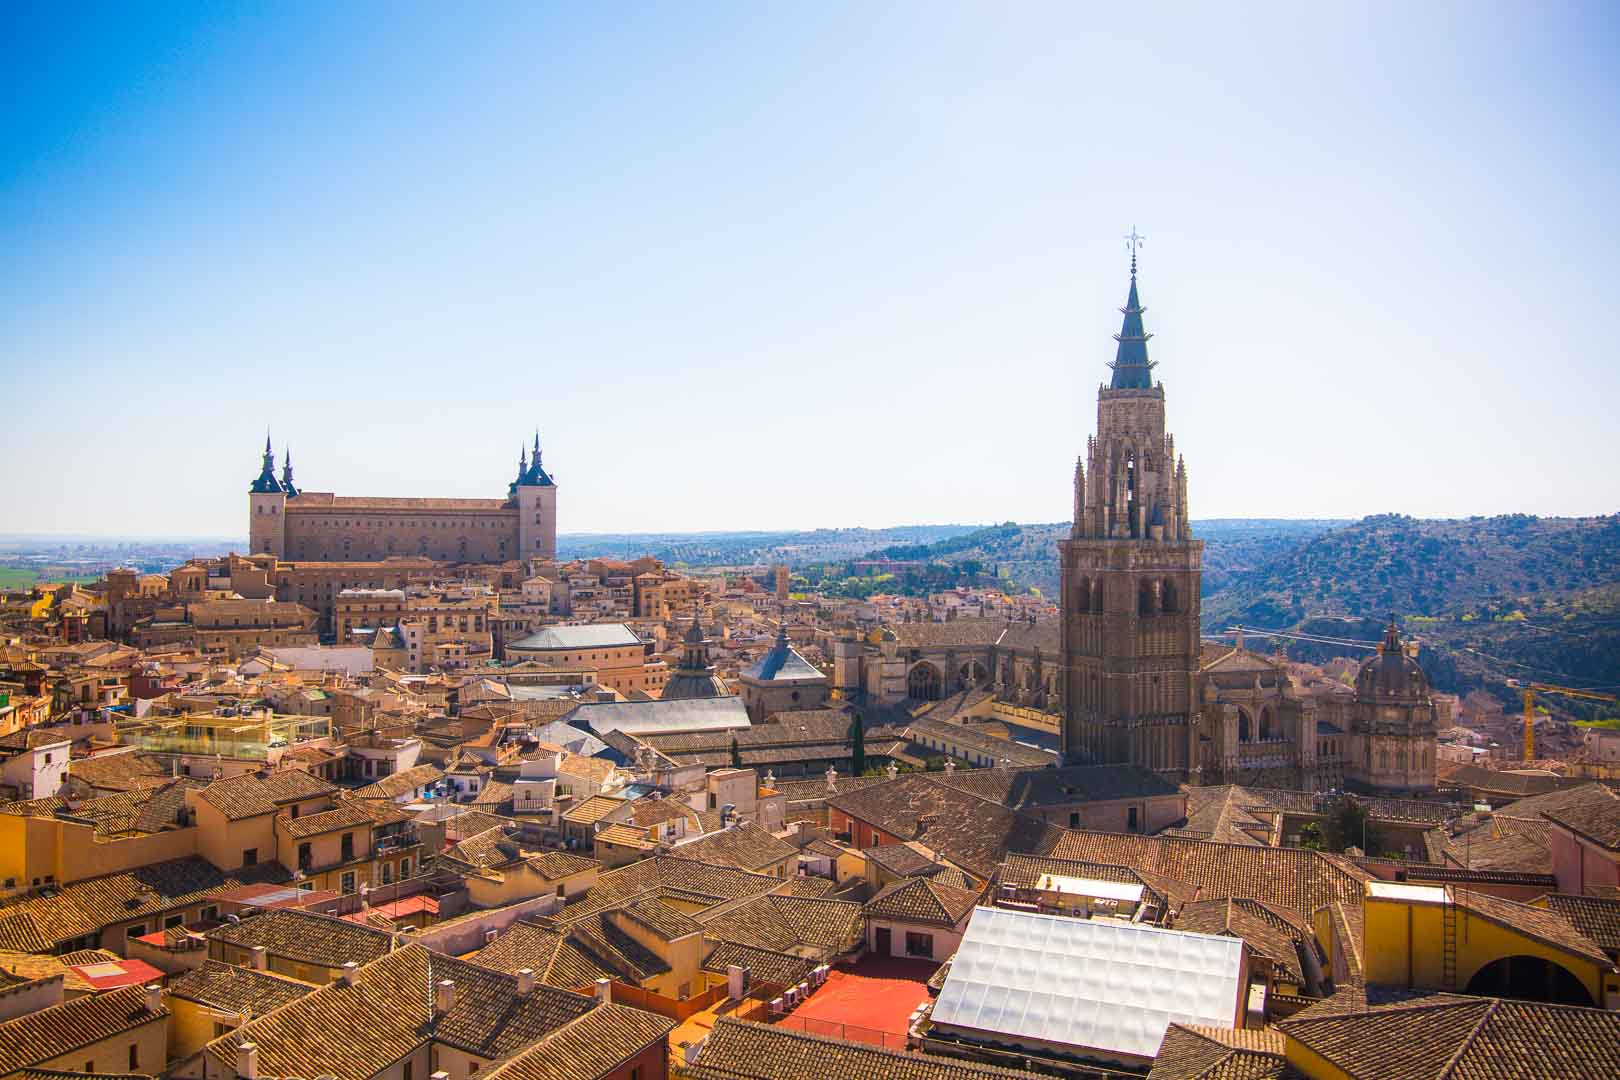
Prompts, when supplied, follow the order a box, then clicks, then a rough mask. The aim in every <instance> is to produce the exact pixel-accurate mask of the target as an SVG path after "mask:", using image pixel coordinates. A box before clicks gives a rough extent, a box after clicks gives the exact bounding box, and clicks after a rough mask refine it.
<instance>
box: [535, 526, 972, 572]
mask: <svg viewBox="0 0 1620 1080" xmlns="http://www.w3.org/2000/svg"><path fill="white" fill-rule="evenodd" d="M978 527H979V526H977V525H899V526H896V527H894V528H888V529H812V530H809V531H799V532H794V531H779V532H712V533H572V534H570V533H563V534H562V535H560V536H558V537H557V557H558V558H559V559H562V560H565V561H566V560H569V559H634V558H637V557H638V556H641V555H651V556H653V557H654V558H658V559H662V560H663V561H664V562H666V563H670V564H676V563H679V564H682V565H685V566H698V567H701V566H750V565H770V564H775V563H786V564H787V565H789V566H795V567H796V566H802V565H804V564H806V563H813V562H820V561H825V560H831V559H854V558H860V557H862V556H864V555H865V554H866V553H867V552H869V551H872V550H873V549H874V548H880V547H884V546H886V545H894V544H929V543H933V542H935V541H939V540H944V539H947V538H949V537H952V536H959V535H961V534H963V533H970V532H973V531H974V530H975V529H977V528H978Z"/></svg>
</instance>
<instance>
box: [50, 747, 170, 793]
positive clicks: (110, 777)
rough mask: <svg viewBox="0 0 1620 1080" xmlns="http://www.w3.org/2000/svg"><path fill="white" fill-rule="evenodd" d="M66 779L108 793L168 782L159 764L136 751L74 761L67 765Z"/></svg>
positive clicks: (148, 755)
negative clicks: (71, 778) (81, 781)
mask: <svg viewBox="0 0 1620 1080" xmlns="http://www.w3.org/2000/svg"><path fill="white" fill-rule="evenodd" d="M68 775H69V776H71V777H73V778H75V779H77V780H83V781H84V782H85V783H86V784H89V785H90V786H91V787H92V788H95V789H96V790H98V791H109V792H111V791H133V790H136V789H138V788H143V787H152V786H154V785H157V784H162V783H165V782H167V781H168V780H170V779H171V778H172V774H171V773H170V771H169V768H168V766H166V765H165V764H164V763H163V762H162V761H161V760H159V759H158V758H155V757H153V756H151V755H150V754H145V753H141V752H139V751H131V752H124V753H116V754H97V755H95V756H94V757H87V758H74V759H73V760H72V761H70V762H69V763H68Z"/></svg>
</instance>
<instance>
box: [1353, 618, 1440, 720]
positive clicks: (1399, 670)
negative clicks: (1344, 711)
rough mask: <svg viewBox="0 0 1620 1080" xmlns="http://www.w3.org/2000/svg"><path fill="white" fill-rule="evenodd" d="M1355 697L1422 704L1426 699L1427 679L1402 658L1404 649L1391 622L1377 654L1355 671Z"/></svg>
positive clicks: (1404, 652) (1414, 665)
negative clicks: (1419, 702)
mask: <svg viewBox="0 0 1620 1080" xmlns="http://www.w3.org/2000/svg"><path fill="white" fill-rule="evenodd" d="M1356 696H1357V697H1360V698H1364V699H1374V698H1376V699H1380V700H1391V699H1394V700H1400V701H1424V700H1427V699H1428V696H1429V680H1428V677H1427V676H1425V675H1424V674H1423V669H1422V668H1421V667H1419V666H1418V662H1417V661H1416V660H1414V659H1413V658H1412V657H1410V656H1408V655H1406V648H1405V646H1404V645H1403V644H1402V642H1401V637H1400V634H1399V633H1398V632H1397V631H1396V629H1395V624H1394V622H1391V623H1390V624H1389V628H1388V629H1387V630H1385V631H1384V640H1383V642H1382V644H1380V645H1379V646H1378V653H1377V655H1375V656H1372V657H1369V658H1368V659H1367V660H1366V661H1364V662H1363V663H1362V665H1361V670H1360V671H1358V672H1356Z"/></svg>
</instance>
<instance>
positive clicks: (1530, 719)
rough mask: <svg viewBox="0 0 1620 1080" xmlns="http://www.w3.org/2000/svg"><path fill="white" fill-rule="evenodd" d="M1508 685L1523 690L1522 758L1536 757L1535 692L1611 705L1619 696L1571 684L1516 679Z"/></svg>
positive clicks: (1532, 758)
mask: <svg viewBox="0 0 1620 1080" xmlns="http://www.w3.org/2000/svg"><path fill="white" fill-rule="evenodd" d="M1508 685H1509V686H1516V687H1518V688H1519V689H1521V690H1523V691H1524V760H1526V761H1534V760H1535V759H1536V694H1537V693H1538V692H1539V693H1542V694H1563V695H1564V696H1565V697H1577V698H1586V699H1588V700H1590V701H1607V702H1609V703H1610V704H1611V705H1612V704H1614V703H1615V702H1617V701H1620V696H1616V695H1614V694H1601V693H1599V692H1597V691H1596V690H1580V689H1577V688H1575V687H1573V686H1554V685H1553V684H1552V683H1539V682H1532V683H1527V682H1520V681H1518V680H1517V679H1510V680H1508Z"/></svg>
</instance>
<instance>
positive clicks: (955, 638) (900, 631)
mask: <svg viewBox="0 0 1620 1080" xmlns="http://www.w3.org/2000/svg"><path fill="white" fill-rule="evenodd" d="M889 629H890V630H892V631H894V638H895V641H896V642H898V643H899V645H900V648H902V649H939V648H947V647H950V646H957V647H968V648H972V647H974V646H981V647H982V646H989V645H994V644H995V643H996V641H997V640H998V639H999V638H1000V637H1001V635H1002V633H1004V632H1005V631H1006V629H1007V621H1006V620H1005V619H951V620H950V621H948V622H937V623H936V622H918V623H900V624H899V625H897V626H891V627H889Z"/></svg>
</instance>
